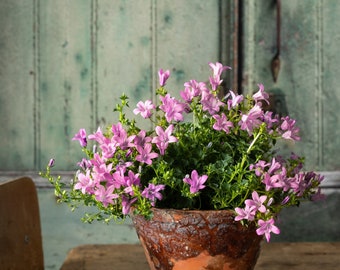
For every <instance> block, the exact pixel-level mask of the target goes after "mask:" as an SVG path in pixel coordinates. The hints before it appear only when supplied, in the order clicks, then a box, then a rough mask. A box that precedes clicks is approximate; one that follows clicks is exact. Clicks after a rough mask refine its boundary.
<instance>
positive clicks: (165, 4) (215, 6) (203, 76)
mask: <svg viewBox="0 0 340 270" xmlns="http://www.w3.org/2000/svg"><path fill="white" fill-rule="evenodd" d="M155 4H156V5H157V6H156V16H157V17H156V18H155V19H156V27H157V29H156V31H157V36H156V46H157V49H156V54H157V55H156V62H155V65H156V66H155V69H156V70H158V69H160V68H164V69H169V70H170V71H171V73H172V75H171V79H170V80H169V82H168V83H167V85H168V88H169V89H172V91H174V93H178V92H179V91H180V90H182V88H183V84H184V82H186V81H188V80H190V79H196V80H197V81H207V80H208V76H209V74H210V73H209V72H210V71H209V66H208V63H209V62H216V61H219V60H220V59H219V1H215V0H214V1H204V0H198V1H178V0H177V1H170V0H166V1H157V2H156V1H155ZM225 64H228V63H225Z"/></svg>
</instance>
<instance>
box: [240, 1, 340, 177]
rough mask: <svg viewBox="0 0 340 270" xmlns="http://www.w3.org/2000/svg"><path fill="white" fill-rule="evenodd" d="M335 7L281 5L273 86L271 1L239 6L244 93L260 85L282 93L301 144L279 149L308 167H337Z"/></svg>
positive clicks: (300, 3)
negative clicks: (297, 156)
mask: <svg viewBox="0 0 340 270" xmlns="http://www.w3.org/2000/svg"><path fill="white" fill-rule="evenodd" d="M339 8H340V7H339V5H338V3H337V1H336V0H335V1H334V0H331V1H308V0H302V1H294V0H287V1H282V2H281V57H280V60H281V69H280V73H279V77H278V81H277V83H274V82H273V80H272V75H271V69H270V63H271V60H272V58H273V57H274V55H275V53H276V40H275V38H276V34H277V33H276V25H275V22H276V6H275V1H266V0H260V1H245V2H244V15H243V16H244V17H243V20H244V26H245V27H244V38H245V39H244V40H245V43H244V63H243V65H244V73H243V85H244V88H245V89H244V91H245V92H247V93H251V92H253V91H254V90H256V89H257V86H256V85H257V83H263V84H264V85H265V88H266V89H267V90H268V91H272V92H274V93H275V91H277V90H280V92H281V93H283V98H284V100H283V102H284V103H285V105H286V106H287V109H288V113H289V114H290V115H291V116H292V117H293V118H296V119H297V124H298V125H299V126H300V128H301V142H298V143H296V144H290V143H288V144H283V145H282V146H281V148H282V149H284V150H285V152H286V153H290V152H291V151H295V152H297V153H300V154H301V155H304V156H306V167H307V168H308V169H316V170H324V171H335V170H339V169H340V162H339V159H338V157H337V150H338V149H339V148H340V136H339V135H340V134H339V130H340V126H339V125H340V121H339V120H340V119H339V115H340V114H339V105H338V104H339V95H340V90H339V87H338V86H337V75H336V74H338V70H339V55H338V54H337V53H336V51H337V49H336V47H337V45H336V44H338V43H339V39H340V31H339V26H338V25H337V20H336V17H337V15H336V14H339Z"/></svg>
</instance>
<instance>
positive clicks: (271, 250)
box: [61, 242, 340, 270]
mask: <svg viewBox="0 0 340 270" xmlns="http://www.w3.org/2000/svg"><path fill="white" fill-rule="evenodd" d="M108 268H110V269H117V270H118V269H119V270H147V269H149V266H148V265H147V262H146V259H145V257H144V252H143V249H142V247H141V246H140V245H84V246H79V247H76V248H74V249H72V250H71V251H70V252H69V254H68V256H67V258H66V261H65V263H64V264H63V266H62V268H61V269H62V270H69V269H70V270H71V269H72V270H92V269H93V270H94V269H96V270H102V269H108ZM287 269H289V270H295V269H296V270H298V269H299V270H301V269H308V270H320V269H322V270H334V269H340V242H336V243H329V242H323V243H313V242H310V243H269V244H267V243H263V245H262V250H261V254H260V258H259V260H258V263H257V265H256V267H255V270H287Z"/></svg>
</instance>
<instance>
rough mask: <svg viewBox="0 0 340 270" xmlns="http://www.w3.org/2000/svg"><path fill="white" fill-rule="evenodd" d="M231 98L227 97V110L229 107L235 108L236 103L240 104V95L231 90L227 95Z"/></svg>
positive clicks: (241, 97) (241, 98) (241, 99)
mask: <svg viewBox="0 0 340 270" xmlns="http://www.w3.org/2000/svg"><path fill="white" fill-rule="evenodd" d="M228 96H230V97H231V98H229V99H228V101H227V104H228V110H230V109H231V108H235V107H236V106H237V105H238V104H240V103H241V102H242V101H243V96H242V95H236V94H235V93H234V92H233V91H229V95H228Z"/></svg>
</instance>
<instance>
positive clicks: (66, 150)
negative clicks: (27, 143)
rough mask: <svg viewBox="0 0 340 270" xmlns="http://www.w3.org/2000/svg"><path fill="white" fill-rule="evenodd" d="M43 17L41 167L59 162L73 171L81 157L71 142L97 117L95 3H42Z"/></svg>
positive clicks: (80, 1)
mask: <svg viewBox="0 0 340 270" xmlns="http://www.w3.org/2000/svg"><path fill="white" fill-rule="evenodd" d="M39 16H40V19H39V21H40V25H39V31H40V35H39V48H40V50H39V59H40V61H39V70H40V75H39V80H40V84H39V90H40V101H41V102H40V104H39V109H40V119H41V121H40V127H41V131H40V132H41V137H40V138H41V141H40V142H39V143H40V145H39V146H40V149H41V166H43V164H46V162H48V160H49V158H50V157H57V162H58V167H59V168H64V169H65V170H69V169H73V168H74V167H75V164H74V160H75V158H76V157H79V158H80V156H81V154H80V151H79V146H78V145H77V144H76V142H72V141H71V138H72V137H73V135H74V134H75V133H76V132H78V130H79V128H81V127H84V128H88V129H89V128H91V123H92V119H93V117H94V112H93V104H94V103H93V102H94V101H93V96H94V93H93V92H92V88H91V74H92V70H91V69H92V57H91V23H92V22H91V18H92V17H91V2H90V1H89V0H86V1H83V0H76V1H67V0H62V1H41V2H40V9H39Z"/></svg>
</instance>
